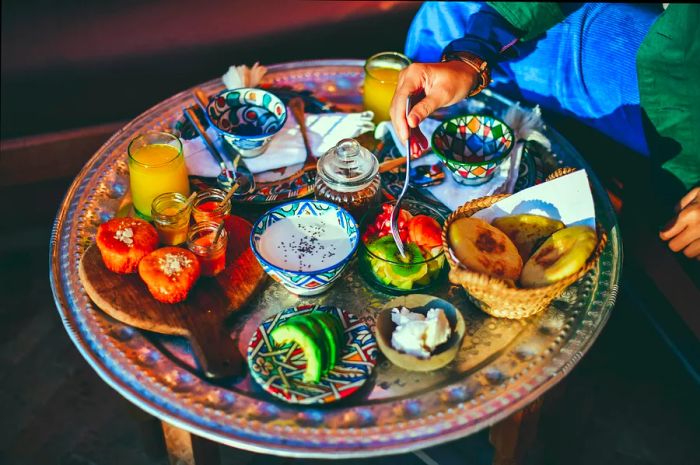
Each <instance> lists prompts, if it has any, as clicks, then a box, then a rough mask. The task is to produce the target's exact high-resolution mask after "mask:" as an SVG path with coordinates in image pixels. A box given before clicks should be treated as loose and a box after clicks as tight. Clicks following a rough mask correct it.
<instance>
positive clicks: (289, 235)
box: [250, 200, 360, 296]
mask: <svg viewBox="0 0 700 465" xmlns="http://www.w3.org/2000/svg"><path fill="white" fill-rule="evenodd" d="M359 242H360V231H359V227H358V226H357V223H356V222H355V219H354V218H353V217H352V215H351V214H350V213H349V212H348V211H347V210H345V209H343V208H341V207H339V206H337V205H335V204H332V203H328V202H323V201H320V200H295V201H293V202H288V203H284V204H281V205H277V206H275V207H273V208H272V209H270V210H268V211H267V212H265V214H263V215H262V216H261V217H260V218H259V219H258V220H257V221H256V222H255V224H254V225H253V230H252V232H251V235H250V246H251V249H252V250H253V254H254V255H255V257H256V258H257V259H258V261H259V262H260V265H261V266H262V267H263V269H264V270H265V271H266V272H267V274H269V275H270V277H272V279H274V280H275V281H277V282H278V283H280V284H282V285H283V286H284V287H285V288H287V290H289V291H290V292H292V293H294V294H297V295H303V296H307V295H316V294H320V293H321V292H323V291H325V290H327V289H328V288H329V287H330V286H331V285H332V284H333V282H334V281H335V280H336V279H338V277H339V276H340V275H341V274H342V273H343V271H344V270H345V268H346V267H347V265H348V263H349V262H350V259H351V258H352V256H353V255H354V254H355V251H356V250H357V246H358V244H359Z"/></svg>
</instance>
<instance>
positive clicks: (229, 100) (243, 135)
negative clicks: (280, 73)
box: [206, 87, 287, 158]
mask: <svg viewBox="0 0 700 465" xmlns="http://www.w3.org/2000/svg"><path fill="white" fill-rule="evenodd" d="M206 114H207V119H208V120H209V123H210V124H211V125H212V126H213V127H214V128H215V129H216V130H217V132H219V133H220V134H221V135H222V136H223V138H224V140H225V141H226V142H228V143H229V144H231V145H233V146H234V147H235V148H236V149H237V150H238V151H239V152H240V153H241V156H243V157H249V158H250V157H255V156H258V155H260V154H261V153H263V152H264V151H265V149H267V146H268V144H269V143H270V140H272V136H274V135H275V134H277V133H278V132H279V130H280V129H282V127H283V126H284V123H285V122H286V121H287V107H286V106H285V105H284V103H283V102H282V100H280V98H279V97H277V96H276V95H275V94H273V93H271V92H268V91H266V90H263V89H256V88H252V87H242V88H240V89H230V90H224V91H223V92H220V93H219V94H217V95H216V96H215V97H213V98H212V99H211V100H210V101H209V104H208V105H207V111H206Z"/></svg>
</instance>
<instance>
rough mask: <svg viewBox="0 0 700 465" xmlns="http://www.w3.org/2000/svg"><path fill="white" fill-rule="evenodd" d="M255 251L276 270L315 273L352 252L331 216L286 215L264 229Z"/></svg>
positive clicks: (350, 244)
mask: <svg viewBox="0 0 700 465" xmlns="http://www.w3.org/2000/svg"><path fill="white" fill-rule="evenodd" d="M258 250H259V252H260V255H262V256H263V258H265V259H266V260H267V261H268V262H270V263H271V264H273V265H275V266H277V267H279V268H283V269H285V270H289V271H318V270H323V269H325V268H328V267H330V266H333V265H335V264H337V263H338V262H340V261H342V260H343V259H345V257H347V256H348V255H349V254H350V253H351V252H352V242H351V241H350V240H348V234H347V232H346V231H345V230H344V229H343V228H341V227H340V226H339V225H338V222H337V221H336V219H335V215H323V216H290V217H288V218H284V219H282V220H279V221H277V222H276V223H274V224H273V225H271V226H269V227H268V228H267V229H266V230H265V232H264V233H263V234H262V237H261V238H260V242H259V245H258Z"/></svg>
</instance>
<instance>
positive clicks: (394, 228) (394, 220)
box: [390, 95, 411, 258]
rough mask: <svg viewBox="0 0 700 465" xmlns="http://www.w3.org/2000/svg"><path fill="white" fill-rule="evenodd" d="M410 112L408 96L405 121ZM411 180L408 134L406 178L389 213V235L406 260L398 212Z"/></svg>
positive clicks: (408, 140) (409, 140)
mask: <svg viewBox="0 0 700 465" xmlns="http://www.w3.org/2000/svg"><path fill="white" fill-rule="evenodd" d="M410 111H411V96H410V95H409V96H408V98H407V99H406V119H408V113H409V112H410ZM410 180H411V135H410V133H409V136H408V139H407V140H406V178H405V179H404V182H403V188H402V189H401V193H400V194H399V196H398V198H397V199H396V204H395V205H394V209H393V210H392V211H391V223H390V224H391V235H392V237H393V238H394V242H395V243H396V247H397V248H398V249H399V253H400V254H401V258H406V253H405V251H404V248H403V242H401V236H400V235H399V226H398V220H399V211H401V201H402V200H403V196H404V195H406V191H407V190H408V183H409V181H410Z"/></svg>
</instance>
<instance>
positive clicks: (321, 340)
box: [292, 315, 331, 376]
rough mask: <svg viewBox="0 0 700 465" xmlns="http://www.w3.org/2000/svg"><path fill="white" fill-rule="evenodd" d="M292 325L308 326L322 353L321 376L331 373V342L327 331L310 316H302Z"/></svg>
mask: <svg viewBox="0 0 700 465" xmlns="http://www.w3.org/2000/svg"><path fill="white" fill-rule="evenodd" d="M295 320H296V321H294V322H293V323H292V324H298V325H303V326H306V327H307V328H308V329H309V330H311V333H312V334H313V338H314V342H315V343H316V345H317V346H318V348H319V349H320V351H321V376H324V375H325V374H326V373H328V372H329V371H330V368H329V367H330V364H331V357H330V355H331V348H330V346H331V340H330V339H329V338H328V337H327V336H326V331H325V329H324V328H323V325H321V323H320V322H319V321H318V320H316V319H315V318H311V317H310V316H309V315H300V316H298V317H296V318H295Z"/></svg>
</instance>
